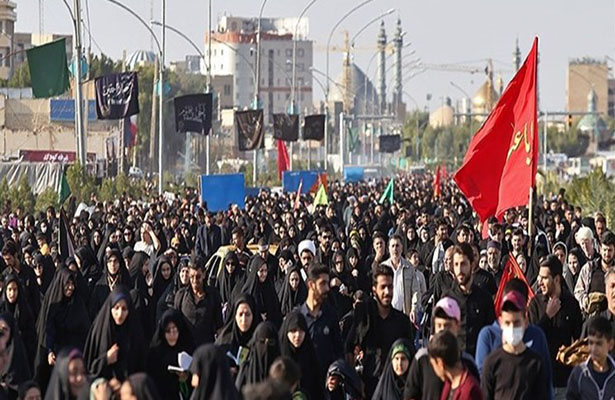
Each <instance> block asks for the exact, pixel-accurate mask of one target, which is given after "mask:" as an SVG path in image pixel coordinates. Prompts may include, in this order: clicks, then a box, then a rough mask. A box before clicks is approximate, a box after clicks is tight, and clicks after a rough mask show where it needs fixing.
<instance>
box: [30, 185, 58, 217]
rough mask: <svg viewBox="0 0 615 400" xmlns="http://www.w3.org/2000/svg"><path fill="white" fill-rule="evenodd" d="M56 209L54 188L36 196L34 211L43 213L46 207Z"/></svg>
mask: <svg viewBox="0 0 615 400" xmlns="http://www.w3.org/2000/svg"><path fill="white" fill-rule="evenodd" d="M50 206H51V207H53V208H55V209H57V208H58V206H59V204H58V192H57V191H56V190H55V189H54V188H51V187H49V188H47V189H45V190H43V191H42V192H41V193H39V195H38V196H36V205H35V207H34V208H35V211H42V212H45V210H47V207H50Z"/></svg>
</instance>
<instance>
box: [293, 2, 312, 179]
mask: <svg viewBox="0 0 615 400" xmlns="http://www.w3.org/2000/svg"><path fill="white" fill-rule="evenodd" d="M314 3H316V0H311V1H310V2H309V3H308V4H307V5H306V6H305V7H304V8H303V10H302V11H301V13H300V14H299V18H297V23H296V24H295V31H294V32H293V78H292V82H291V88H290V114H298V110H297V102H296V85H297V29H299V23H300V22H301V18H303V15H304V14H305V13H306V12H307V10H309V8H310V7H312V5H313V4H314ZM293 147H294V143H292V142H291V144H290V170H291V171H292V170H293V158H294V154H293V150H294V149H293Z"/></svg>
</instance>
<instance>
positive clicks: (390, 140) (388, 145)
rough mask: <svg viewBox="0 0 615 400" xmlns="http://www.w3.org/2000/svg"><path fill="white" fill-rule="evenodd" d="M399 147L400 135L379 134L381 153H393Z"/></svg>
mask: <svg viewBox="0 0 615 400" xmlns="http://www.w3.org/2000/svg"><path fill="white" fill-rule="evenodd" d="M400 148H401V136H399V135H380V151H381V152H382V153H395V152H396V151H397V150H399V149H400Z"/></svg>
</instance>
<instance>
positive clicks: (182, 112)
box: [173, 93, 212, 135]
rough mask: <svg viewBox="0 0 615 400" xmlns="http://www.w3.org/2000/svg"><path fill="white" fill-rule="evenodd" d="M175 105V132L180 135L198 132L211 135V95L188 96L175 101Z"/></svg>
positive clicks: (177, 98)
mask: <svg viewBox="0 0 615 400" xmlns="http://www.w3.org/2000/svg"><path fill="white" fill-rule="evenodd" d="M173 102H174V103H175V130H176V131H177V132H180V133H184V132H196V133H200V134H202V135H209V131H210V130H211V115H212V95H211V93H199V94H188V95H185V96H179V97H176V98H175V99H173Z"/></svg>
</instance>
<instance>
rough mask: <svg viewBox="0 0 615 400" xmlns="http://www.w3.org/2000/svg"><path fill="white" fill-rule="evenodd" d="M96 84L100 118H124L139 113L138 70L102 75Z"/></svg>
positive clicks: (97, 111) (97, 110)
mask: <svg viewBox="0 0 615 400" xmlns="http://www.w3.org/2000/svg"><path fill="white" fill-rule="evenodd" d="M95 85H96V115H97V116H98V119H122V118H126V117H130V116H131V115H135V114H138V113H139V82H138V80H137V73H136V72H124V73H121V74H111V75H105V76H100V77H98V78H96V80H95Z"/></svg>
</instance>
